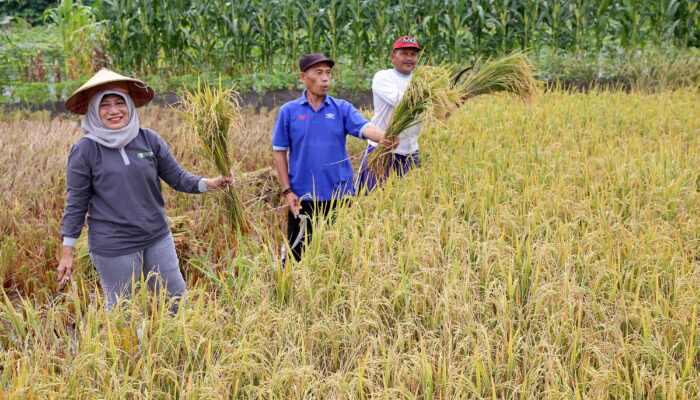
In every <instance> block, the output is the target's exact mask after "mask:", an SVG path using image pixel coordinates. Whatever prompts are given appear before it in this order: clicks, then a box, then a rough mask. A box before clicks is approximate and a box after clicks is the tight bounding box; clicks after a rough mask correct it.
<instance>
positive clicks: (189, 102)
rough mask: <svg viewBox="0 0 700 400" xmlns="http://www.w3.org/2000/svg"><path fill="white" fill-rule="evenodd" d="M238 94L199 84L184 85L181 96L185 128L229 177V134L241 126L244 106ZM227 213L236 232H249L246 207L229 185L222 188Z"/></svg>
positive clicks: (230, 160)
mask: <svg viewBox="0 0 700 400" xmlns="http://www.w3.org/2000/svg"><path fill="white" fill-rule="evenodd" d="M238 99H239V98H238V93H237V92H236V91H235V90H233V88H229V89H222V87H221V83H219V87H218V88H216V87H214V88H212V87H211V86H209V84H206V83H205V84H204V85H203V86H202V85H201V84H199V83H198V84H197V90H193V91H189V90H187V88H184V93H183V95H182V97H181V99H180V104H181V105H182V111H180V114H181V115H182V117H183V120H184V121H185V126H186V128H187V129H188V130H189V131H191V132H193V133H195V134H196V136H197V137H198V138H199V142H200V144H201V146H202V151H201V152H200V154H201V155H202V156H204V157H205V158H206V159H207V160H209V161H210V162H211V163H212V164H214V166H215V167H216V169H217V170H218V171H219V173H220V174H221V175H223V176H228V175H229V174H230V170H231V164H232V156H231V153H232V148H231V146H230V145H229V143H230V140H229V139H230V135H231V132H232V131H234V130H241V129H242V125H243V124H242V117H241V109H240V106H239V103H238ZM222 193H223V200H224V207H225V210H226V216H227V217H228V219H229V223H230V224H231V227H232V228H233V230H234V231H236V230H240V231H241V232H246V231H248V230H249V229H250V223H249V222H248V221H247V220H246V218H245V209H244V206H243V203H242V202H241V199H240V197H239V196H238V194H237V193H236V191H235V190H234V188H233V186H232V185H229V186H228V187H227V189H226V190H224V191H222Z"/></svg>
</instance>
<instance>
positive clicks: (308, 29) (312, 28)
mask: <svg viewBox="0 0 700 400" xmlns="http://www.w3.org/2000/svg"><path fill="white" fill-rule="evenodd" d="M321 8H322V7H321V3H320V1H319V0H308V1H307V2H306V3H303V4H299V7H298V8H297V19H298V22H299V27H300V28H301V30H302V32H303V33H304V35H303V36H302V37H303V51H304V53H307V54H308V53H319V52H320V51H321V40H320V39H321V34H322V32H323V26H322V25H321V15H320V13H321V11H320V10H321Z"/></svg>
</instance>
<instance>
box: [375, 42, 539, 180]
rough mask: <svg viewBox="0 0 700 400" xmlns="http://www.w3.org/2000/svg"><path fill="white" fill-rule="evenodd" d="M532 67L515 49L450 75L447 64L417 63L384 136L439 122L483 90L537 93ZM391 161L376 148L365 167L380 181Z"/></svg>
mask: <svg viewBox="0 0 700 400" xmlns="http://www.w3.org/2000/svg"><path fill="white" fill-rule="evenodd" d="M539 90H540V89H539V85H538V83H537V80H535V74H534V67H533V65H532V63H531V62H530V60H529V59H528V57H527V55H526V54H524V53H522V52H520V51H516V52H513V53H511V54H509V55H507V56H504V57H501V58H497V59H494V60H487V61H484V62H482V61H481V59H479V60H477V62H476V63H475V65H474V66H473V67H471V68H466V69H464V70H462V71H461V72H459V73H457V74H454V69H453V68H452V67H448V66H437V67H434V66H421V67H418V68H417V69H416V70H415V72H414V73H413V77H412V78H411V83H410V84H409V85H408V89H406V92H405V93H404V96H403V99H402V100H401V102H400V103H399V104H398V105H397V106H396V108H395V109H394V115H393V116H392V118H391V122H390V123H389V127H388V128H387V130H386V136H385V137H386V138H387V139H394V138H395V137H397V136H398V135H399V134H400V133H401V132H403V131H404V130H405V129H407V128H410V127H412V126H414V125H416V124H418V123H421V122H431V121H439V119H440V118H441V117H443V116H445V115H448V114H449V113H451V112H452V111H453V110H454V109H455V108H456V107H458V106H459V105H460V104H461V103H463V102H464V101H465V100H467V99H469V98H472V97H475V96H479V95H482V94H487V93H496V92H507V93H510V94H513V95H515V96H518V97H520V98H522V99H525V100H528V99H530V98H532V97H534V96H535V95H537V94H538V93H539ZM390 162H391V150H390V149H386V148H382V147H379V148H377V149H375V150H374V151H373V152H372V153H370V155H369V159H368V167H369V169H370V170H371V171H372V173H373V174H374V176H375V177H376V178H377V179H378V180H381V179H382V177H383V176H384V175H385V174H386V172H387V170H388V168H389V163H390Z"/></svg>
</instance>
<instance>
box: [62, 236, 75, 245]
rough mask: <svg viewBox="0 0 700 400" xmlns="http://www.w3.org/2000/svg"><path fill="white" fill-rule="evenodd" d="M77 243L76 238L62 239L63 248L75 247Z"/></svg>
mask: <svg viewBox="0 0 700 400" xmlns="http://www.w3.org/2000/svg"><path fill="white" fill-rule="evenodd" d="M77 241H78V238H69V237H64V238H63V247H75V242H77Z"/></svg>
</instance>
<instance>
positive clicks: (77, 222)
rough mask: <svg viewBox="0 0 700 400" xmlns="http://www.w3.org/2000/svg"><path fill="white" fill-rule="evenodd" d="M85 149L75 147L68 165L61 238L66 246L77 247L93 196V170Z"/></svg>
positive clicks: (69, 157) (69, 156)
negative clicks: (66, 193) (66, 192)
mask: <svg viewBox="0 0 700 400" xmlns="http://www.w3.org/2000/svg"><path fill="white" fill-rule="evenodd" d="M84 153H85V149H83V148H82V147H80V146H78V145H75V146H73V148H72V149H71V151H70V154H69V155H68V163H67V165H66V189H67V190H68V198H67V199H66V209H65V211H64V212H63V222H62V224H61V236H63V244H64V245H65V246H75V240H77V239H78V238H79V237H80V233H81V232H82V230H83V225H85V214H86V213H87V210H88V204H89V203H90V197H91V196H92V169H91V167H90V163H89V162H88V161H87V159H86V157H85V154H84Z"/></svg>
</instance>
